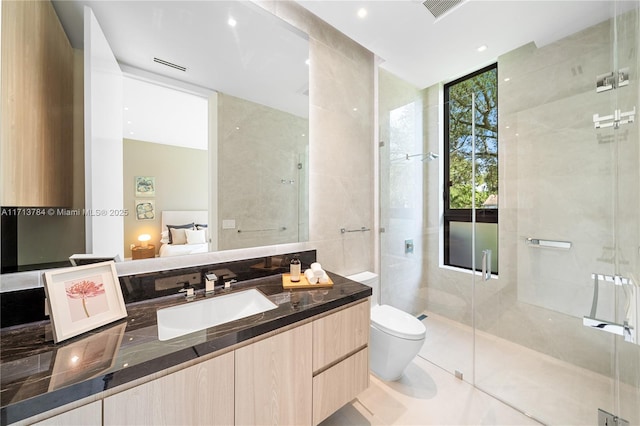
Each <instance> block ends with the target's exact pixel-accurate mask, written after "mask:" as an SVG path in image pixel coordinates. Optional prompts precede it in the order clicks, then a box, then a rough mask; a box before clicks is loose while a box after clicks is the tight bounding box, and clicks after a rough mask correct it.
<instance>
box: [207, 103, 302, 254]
mask: <svg viewBox="0 0 640 426" xmlns="http://www.w3.org/2000/svg"><path fill="white" fill-rule="evenodd" d="M218 123H219V129H218V155H219V158H223V159H224V161H220V162H219V165H218V179H219V180H220V181H221V182H225V184H224V185H220V187H219V188H218V200H217V203H218V204H217V206H218V218H219V222H220V221H223V220H234V221H235V225H236V227H235V228H233V229H222V230H220V236H219V246H218V249H219V250H228V249H236V248H242V247H256V246H265V245H271V244H281V243H283V242H288V241H300V240H302V241H305V240H306V237H308V231H307V229H306V228H307V227H308V223H307V219H306V218H307V217H308V215H309V212H308V197H309V194H308V186H306V185H305V183H306V180H307V178H306V175H307V174H308V170H307V160H306V157H307V150H308V134H309V121H308V120H307V119H306V118H304V117H298V116H295V115H293V114H290V113H286V112H283V111H279V110H276V109H273V108H269V107H267V106H264V105H260V104H256V103H254V102H250V101H247V100H244V99H240V98H236V97H233V96H230V95H224V94H219V95H218ZM298 163H300V164H301V168H299V167H298ZM256 212H259V213H260V214H259V215H256ZM299 223H300V225H301V226H300V227H299ZM262 229H266V230H267V231H260V230H262ZM238 230H241V231H244V232H238ZM300 237H302V238H300Z"/></svg>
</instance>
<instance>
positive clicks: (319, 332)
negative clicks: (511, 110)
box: [313, 298, 371, 373]
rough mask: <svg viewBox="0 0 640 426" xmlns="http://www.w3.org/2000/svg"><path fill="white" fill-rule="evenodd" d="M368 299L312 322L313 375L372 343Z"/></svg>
mask: <svg viewBox="0 0 640 426" xmlns="http://www.w3.org/2000/svg"><path fill="white" fill-rule="evenodd" d="M370 314H371V313H370V309H369V299H368V298H367V300H366V301H364V302H362V303H359V304H357V305H354V306H352V307H350V308H347V309H343V310H341V311H338V312H336V313H333V314H331V315H328V316H326V317H324V318H320V319H318V320H315V321H314V322H313V372H314V373H316V372H318V371H319V370H321V369H322V368H324V367H326V366H327V365H330V364H331V363H333V362H336V361H337V360H339V359H340V358H343V357H345V356H346V355H348V354H350V353H352V352H354V351H355V350H357V349H359V348H361V347H363V346H366V345H367V344H368V343H369V317H370Z"/></svg>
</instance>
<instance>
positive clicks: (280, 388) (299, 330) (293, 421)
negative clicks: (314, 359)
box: [235, 324, 312, 426]
mask: <svg viewBox="0 0 640 426" xmlns="http://www.w3.org/2000/svg"><path fill="white" fill-rule="evenodd" d="M311 333H312V327H311V324H306V325H303V326H300V327H296V328H294V329H292V330H289V331H286V332H284V333H281V334H277V335H275V336H273V337H269V338H267V339H264V340H261V341H259V342H256V343H253V344H251V345H249V346H245V347H243V348H240V349H237V350H236V398H235V400H236V409H235V411H236V424H238V425H297V426H301V425H310V424H311V387H312V382H311Z"/></svg>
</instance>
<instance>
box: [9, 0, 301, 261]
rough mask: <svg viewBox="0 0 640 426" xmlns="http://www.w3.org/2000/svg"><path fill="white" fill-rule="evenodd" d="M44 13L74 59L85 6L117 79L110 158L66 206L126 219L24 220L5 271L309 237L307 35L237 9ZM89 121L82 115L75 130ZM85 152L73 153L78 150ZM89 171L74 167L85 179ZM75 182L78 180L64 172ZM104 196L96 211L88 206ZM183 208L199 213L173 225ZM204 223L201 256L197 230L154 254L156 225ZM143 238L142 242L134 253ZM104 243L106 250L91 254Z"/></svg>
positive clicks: (197, 4) (149, 6) (138, 6)
mask: <svg viewBox="0 0 640 426" xmlns="http://www.w3.org/2000/svg"><path fill="white" fill-rule="evenodd" d="M52 3H53V5H54V8H55V10H56V12H57V14H58V16H59V18H60V21H61V23H62V25H63V27H64V29H65V32H66V33H67V35H68V37H69V41H70V42H71V45H72V47H73V48H75V49H79V50H83V51H84V52H85V56H86V55H87V53H86V52H87V50H86V49H87V45H86V40H85V38H86V37H87V36H86V33H85V31H86V29H85V24H84V21H85V19H86V16H85V14H86V10H85V6H88V7H89V8H90V9H91V13H92V14H93V16H94V19H95V22H97V24H98V25H97V26H98V27H99V28H100V30H101V32H102V33H103V34H104V38H105V39H106V42H107V44H108V46H109V48H110V50H111V51H112V53H113V56H114V57H115V60H116V61H117V64H118V67H119V68H120V70H121V71H122V84H121V85H122V101H121V102H122V105H121V108H122V110H121V111H120V118H119V120H121V122H122V126H121V128H120V129H121V133H122V137H121V138H120V139H121V143H122V145H121V146H120V149H121V153H122V154H121V157H122V158H121V160H122V161H121V162H120V164H119V165H114V166H113V167H111V166H107V167H105V168H104V171H103V172H101V174H100V176H99V177H96V176H93V177H91V175H90V174H87V173H86V170H85V176H86V177H85V186H86V187H87V188H88V191H85V195H84V197H85V198H86V200H85V203H84V205H83V206H74V208H76V207H84V208H87V207H88V208H93V209H96V208H101V209H102V208H105V209H107V211H108V212H110V211H111V210H114V211H118V210H122V211H123V212H124V213H123V214H122V215H121V217H119V218H116V219H115V221H113V222H111V223H107V222H102V221H101V220H103V219H105V218H101V217H92V218H90V219H89V220H87V219H86V217H82V215H81V216H78V217H65V218H48V220H45V221H41V222H38V223H35V222H34V221H33V220H31V222H29V223H27V221H28V220H27V219H25V220H24V221H22V223H19V224H18V228H19V230H18V244H19V247H18V249H17V251H18V259H22V260H19V263H20V265H18V267H17V268H14V270H27V269H41V268H45V267H51V266H54V265H60V266H64V265H65V264H67V263H66V259H67V258H68V256H70V255H71V254H76V253H83V252H88V253H93V254H95V255H111V254H119V256H120V257H121V258H122V259H129V258H131V257H132V253H133V251H132V246H133V245H138V246H139V245H141V244H145V245H146V244H152V245H153V246H154V247H155V251H154V253H153V254H154V255H156V256H157V255H160V254H163V255H177V254H189V253H198V252H202V251H211V250H227V249H237V248H247V247H255V246H265V245H273V244H283V243H291V242H299V241H306V240H308V233H309V230H308V223H309V221H308V199H309V196H308V191H309V189H308V188H309V186H308V152H309V150H308V133H309V129H308V106H309V102H308V85H309V83H308V82H309V72H308V40H307V37H306V35H305V34H302V33H301V32H299V31H298V30H297V29H295V28H293V27H291V26H290V25H288V24H286V23H284V22H283V21H281V20H280V19H279V18H277V17H275V16H274V15H272V14H270V13H268V12H266V11H264V10H263V9H261V8H260V7H258V6H256V5H254V4H252V3H250V2H242V1H193V2H190V1H75V0H73V1H71V0H54V1H52ZM84 64H85V65H84V68H85V69H84V74H85V80H86V79H87V78H91V77H87V72H91V71H90V70H87V69H86V68H87V65H86V64H87V62H86V59H85V61H84ZM76 69H77V68H76ZM80 84H82V83H80ZM76 85H77V83H76ZM80 87H82V85H81V86H80ZM85 90H86V82H85ZM76 101H77V99H76ZM80 102H82V98H80ZM95 102H97V103H98V104H99V105H98V106H96V105H94V111H93V113H92V112H89V114H92V115H93V116H101V115H103V114H102V113H100V112H99V109H98V108H100V107H102V104H104V102H102V103H100V102H99V101H94V103H95ZM86 103H87V101H86V98H85V104H86ZM85 108H86V105H85ZM88 120H89V118H88V117H86V113H85V127H86V126H88V125H89V124H88ZM86 143H87V142H86V141H85V144H86ZM89 151H91V148H87V146H86V145H85V147H84V150H81V151H80V152H83V153H84V154H83V155H85V157H86V156H87V155H88V152H89ZM75 152H76V153H77V152H78V151H77V150H76V151H75ZM119 156H120V154H118V155H115V157H116V159H115V160H114V159H110V160H108V161H114V162H118V159H117V157H119ZM103 159H104V157H103ZM105 161H106V160H105ZM105 161H100V167H103V166H104V164H102V163H104V162H105ZM93 164H94V165H93V166H92V163H91V162H90V161H85V168H87V169H89V170H90V169H91V168H92V167H97V165H96V164H95V163H93ZM109 174H110V176H109ZM114 174H117V176H114ZM116 177H117V178H116ZM74 180H75V181H76V182H78V180H82V179H81V178H78V176H77V173H76V176H74ZM97 180H101V182H100V183H96V181H97ZM108 194H111V195H112V196H113V198H112V199H111V201H106V203H108V205H105V204H102V205H99V202H96V201H95V200H93V201H91V199H92V197H94V198H95V197H97V198H100V197H103V198H104V197H106V198H108ZM120 200H121V202H120ZM92 203H93V204H92ZM185 211H198V212H200V213H199V214H200V216H197V215H196V216H194V217H193V218H191V217H189V214H188V213H187V214H186V216H185V215H182V216H181V214H180V212H185ZM163 214H166V216H167V217H168V219H166V221H167V223H163ZM171 214H173V216H170V215H171ZM202 214H204V218H205V219H204V222H205V223H204V225H206V230H205V231H206V232H205V233H204V235H206V239H205V241H206V244H205V245H204V246H203V245H202V244H200V245H198V246H197V247H196V244H198V240H199V237H200V235H202V234H201V233H198V235H196V236H193V238H192V239H191V241H187V242H191V243H192V244H184V247H181V248H179V250H175V251H165V250H163V251H161V250H160V248H161V247H162V246H163V244H164V243H165V242H166V239H167V237H168V235H167V228H166V227H164V225H166V224H172V225H183V224H185V223H183V222H192V221H193V222H196V221H197V222H203V220H202V219H200V218H202V217H203V216H202ZM63 221H64V223H65V225H64V226H62V225H61V223H62V222H63ZM85 221H86V222H87V223H86V224H85ZM169 221H173V222H175V223H169ZM198 224H199V225H203V223H198ZM62 228H64V229H65V232H62V231H61V229H62ZM56 230H57V231H56ZM195 230H202V229H195ZM163 231H164V234H163ZM141 235H149V236H150V241H149V242H148V243H147V242H144V243H140V242H138V239H139V237H140V236H141ZM67 238H68V239H69V241H66V239H67ZM112 238H113V240H111V239H112ZM105 239H108V240H110V243H108V244H101V242H102V241H103V240H105ZM143 239H144V237H143ZM35 241H40V242H42V243H41V244H39V245H38V244H34V242H35ZM43 241H50V246H51V247H49V248H47V247H42V245H43V244H44V245H48V244H49V243H48V242H43ZM114 241H115V244H114ZM172 243H173V241H172ZM173 245H176V246H177V245H180V244H175V243H173ZM190 245H193V246H192V247H187V246H190ZM85 247H86V249H85ZM22 265H24V266H22ZM3 269H4V268H3ZM3 272H13V271H11V270H6V269H5V270H4V271H3Z"/></svg>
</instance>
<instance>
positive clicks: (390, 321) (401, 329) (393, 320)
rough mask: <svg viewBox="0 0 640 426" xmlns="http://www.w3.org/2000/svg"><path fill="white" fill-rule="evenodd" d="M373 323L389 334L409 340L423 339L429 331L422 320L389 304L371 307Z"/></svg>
mask: <svg viewBox="0 0 640 426" xmlns="http://www.w3.org/2000/svg"><path fill="white" fill-rule="evenodd" d="M371 325H372V326H374V327H376V328H377V329H379V330H381V331H383V332H385V333H387V334H390V335H392V336H396V337H399V338H401V339H407V340H422V339H424V337H425V334H426V332H427V329H426V328H425V326H424V324H423V323H422V322H420V320H418V319H417V318H415V317H413V316H411V315H409V314H408V313H406V312H404V311H401V310H400V309H397V308H394V307H393V306H389V305H378V306H374V307H373V308H371Z"/></svg>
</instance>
